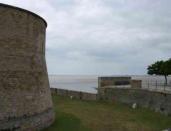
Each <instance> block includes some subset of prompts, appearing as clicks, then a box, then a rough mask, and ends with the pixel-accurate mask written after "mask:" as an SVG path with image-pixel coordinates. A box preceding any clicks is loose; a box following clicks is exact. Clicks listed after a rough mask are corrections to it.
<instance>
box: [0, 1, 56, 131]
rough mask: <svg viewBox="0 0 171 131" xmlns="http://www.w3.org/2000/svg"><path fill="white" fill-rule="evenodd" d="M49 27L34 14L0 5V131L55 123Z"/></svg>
mask: <svg viewBox="0 0 171 131" xmlns="http://www.w3.org/2000/svg"><path fill="white" fill-rule="evenodd" d="M46 26H47V24H46V22H45V21H44V20H43V19H42V18H41V17H39V16H37V15H36V14H34V13H31V12H29V11H26V10H24V9H20V8H17V7H13V6H9V5H5V4H0V130H14V129H18V130H32V131H34V130H40V129H42V128H44V127H47V126H49V125H50V124H51V123H52V122H53V120H54V111H53V105H52V100H51V94H50V88H49V81H48V75H47V68H46V62H45V34H46Z"/></svg>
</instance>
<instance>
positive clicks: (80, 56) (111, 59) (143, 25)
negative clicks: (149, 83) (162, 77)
mask: <svg viewBox="0 0 171 131" xmlns="http://www.w3.org/2000/svg"><path fill="white" fill-rule="evenodd" d="M1 2H3V3H7V4H11V5H15V6H18V7H21V8H25V9H28V10H30V11H33V12H35V13H37V14H39V15H41V16H42V17H43V18H45V19H46V21H47V22H48V28H47V41H46V47H47V51H46V54H47V56H46V57H47V64H48V71H49V73H50V74H52V73H53V74H100V75H111V74H145V73H146V67H147V66H148V65H149V64H151V63H153V62H154V61H156V60H160V59H168V58H169V57H170V49H171V44H170V43H171V31H170V30H171V9H170V7H169V6H170V4H171V1H170V0H165V1H163V0H150V1H149V0H93V1H92V0H58V1H55V0H41V1H40V0H25V1H23V0H1Z"/></svg>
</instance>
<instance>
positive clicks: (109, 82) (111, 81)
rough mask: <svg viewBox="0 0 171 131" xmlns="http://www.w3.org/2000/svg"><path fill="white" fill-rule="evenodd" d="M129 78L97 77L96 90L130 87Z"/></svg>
mask: <svg viewBox="0 0 171 131" xmlns="http://www.w3.org/2000/svg"><path fill="white" fill-rule="evenodd" d="M130 84H131V77H99V78H98V88H101V87H105V86H123V85H130Z"/></svg>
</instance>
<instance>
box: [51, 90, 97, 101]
mask: <svg viewBox="0 0 171 131" xmlns="http://www.w3.org/2000/svg"><path fill="white" fill-rule="evenodd" d="M51 93H52V94H56V95H60V96H67V97H72V98H74V99H79V100H87V101H95V100H97V94H91V93H86V92H79V91H71V90H65V89H57V88H51Z"/></svg>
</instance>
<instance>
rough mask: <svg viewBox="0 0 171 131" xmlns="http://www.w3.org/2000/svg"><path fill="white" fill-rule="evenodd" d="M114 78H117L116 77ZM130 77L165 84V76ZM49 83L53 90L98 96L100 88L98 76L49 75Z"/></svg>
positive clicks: (169, 80)
mask: <svg viewBox="0 0 171 131" xmlns="http://www.w3.org/2000/svg"><path fill="white" fill-rule="evenodd" d="M113 76H115V77H116V75H113ZM126 76H128V75H126ZM130 77H131V78H132V79H135V80H142V83H147V81H148V82H153V83H156V82H158V83H164V81H165V79H164V77H163V76H149V75H131V76H130ZM49 82H50V87H51V88H59V89H67V90H73V91H81V92H88V93H93V94H96V93H97V87H98V76H88V75H49ZM168 83H170V84H171V76H169V77H168Z"/></svg>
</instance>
